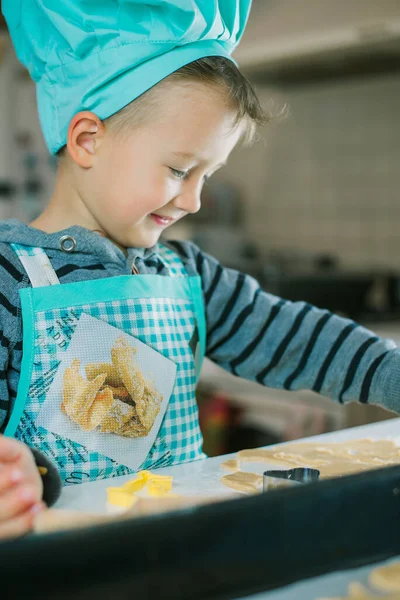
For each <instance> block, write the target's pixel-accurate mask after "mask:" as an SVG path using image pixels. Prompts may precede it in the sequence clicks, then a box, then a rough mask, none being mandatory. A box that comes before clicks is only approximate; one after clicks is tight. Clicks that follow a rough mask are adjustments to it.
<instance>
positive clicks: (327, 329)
mask: <svg viewBox="0 0 400 600" xmlns="http://www.w3.org/2000/svg"><path fill="white" fill-rule="evenodd" d="M172 245H173V247H174V248H175V249H176V250H177V251H178V252H179V253H180V254H181V256H182V258H183V259H184V260H185V262H186V263H187V264H189V263H191V264H195V265H196V270H197V272H198V273H199V274H200V275H201V277H202V281H203V291H204V298H205V303H206V317H207V356H208V357H209V358H210V359H211V360H213V361H214V362H216V363H218V364H219V365H220V366H222V367H224V368H225V369H226V370H228V371H230V372H231V373H233V374H235V375H238V376H240V377H245V378H247V379H250V380H254V381H257V382H259V383H261V384H264V385H266V386H269V387H273V388H281V389H287V390H299V389H309V390H313V391H315V392H319V393H321V394H323V395H325V396H329V397H330V398H332V399H334V400H336V401H339V402H348V401H352V400H357V401H360V402H369V403H374V404H381V405H384V406H386V407H387V408H389V409H392V410H397V411H400V349H398V348H396V346H395V344H394V342H392V341H390V340H385V339H381V338H378V337H377V336H376V335H374V334H373V333H372V332H371V331H369V330H367V329H365V328H364V327H362V326H360V325H357V324H356V323H354V322H353V321H350V320H348V319H343V318H340V317H338V316H336V315H334V314H332V313H330V312H329V311H327V310H321V309H318V308H316V307H313V306H311V305H309V304H306V303H304V302H295V303H293V302H289V301H286V300H283V299H281V298H278V297H276V296H273V295H271V294H268V293H266V292H265V291H263V290H262V289H261V288H260V286H259V284H258V283H257V282H256V281H255V280H254V279H253V278H252V277H249V276H246V275H243V274H242V273H238V272H237V271H233V270H231V269H224V268H223V267H222V266H221V265H220V264H219V263H218V261H216V260H215V259H213V258H212V257H210V256H208V255H206V254H204V253H202V252H201V251H200V250H199V249H198V248H197V247H196V246H194V245H193V244H190V243H177V242H174V243H173V244H172Z"/></svg>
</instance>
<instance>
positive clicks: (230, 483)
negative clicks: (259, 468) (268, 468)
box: [221, 471, 263, 494]
mask: <svg viewBox="0 0 400 600" xmlns="http://www.w3.org/2000/svg"><path fill="white" fill-rule="evenodd" d="M262 482H263V478H262V475H256V473H245V472H244V471H237V472H236V473H231V474H230V475H224V476H223V477H221V483H223V485H226V486H227V487H230V488H232V489H233V490H237V491H238V492H246V493H247V494H257V493H258V492H259V491H260V490H261V486H262Z"/></svg>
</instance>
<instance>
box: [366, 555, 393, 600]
mask: <svg viewBox="0 0 400 600" xmlns="http://www.w3.org/2000/svg"><path fill="white" fill-rule="evenodd" d="M368 581H369V583H370V585H372V586H373V587H375V588H378V589H379V590H382V591H385V592H400V561H397V562H395V563H392V564H390V565H384V566H383V567H377V568H376V569H374V570H373V571H371V573H370V575H369V578H368ZM399 598H400V594H399Z"/></svg>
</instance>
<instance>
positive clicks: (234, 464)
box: [220, 459, 240, 472]
mask: <svg viewBox="0 0 400 600" xmlns="http://www.w3.org/2000/svg"><path fill="white" fill-rule="evenodd" d="M220 467H221V469H224V470H226V471H232V472H233V471H239V468H240V467H239V461H237V460H234V459H231V460H226V461H225V462H223V463H221V465H220Z"/></svg>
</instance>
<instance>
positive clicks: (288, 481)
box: [263, 467, 320, 492]
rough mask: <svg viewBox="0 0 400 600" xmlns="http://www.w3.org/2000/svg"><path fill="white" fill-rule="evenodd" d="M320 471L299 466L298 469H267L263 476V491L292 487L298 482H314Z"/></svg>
mask: <svg viewBox="0 0 400 600" xmlns="http://www.w3.org/2000/svg"><path fill="white" fill-rule="evenodd" d="M319 476H320V471H319V470H318V469H310V468H308V467H298V468H296V469H279V470H274V471H265V472H264V476H263V491H264V492H267V491H268V490H272V489H276V488H281V487H290V486H292V485H297V484H298V483H312V482H314V481H318V479H319Z"/></svg>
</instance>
